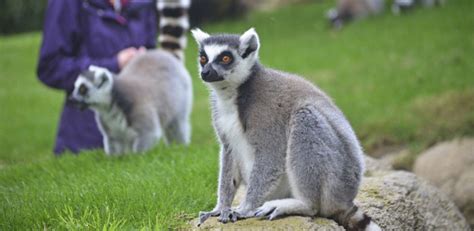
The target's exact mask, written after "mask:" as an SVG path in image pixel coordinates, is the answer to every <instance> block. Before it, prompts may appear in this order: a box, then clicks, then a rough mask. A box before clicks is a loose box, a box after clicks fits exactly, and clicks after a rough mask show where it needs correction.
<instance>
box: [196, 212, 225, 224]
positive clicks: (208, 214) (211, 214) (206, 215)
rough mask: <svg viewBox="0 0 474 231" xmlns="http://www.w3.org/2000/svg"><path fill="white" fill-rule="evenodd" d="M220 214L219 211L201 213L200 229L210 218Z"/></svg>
mask: <svg viewBox="0 0 474 231" xmlns="http://www.w3.org/2000/svg"><path fill="white" fill-rule="evenodd" d="M219 214H220V213H219V212H218V211H210V212H199V223H198V225H197V226H198V227H199V226H201V225H202V224H203V223H204V222H205V221H206V220H207V219H209V217H215V216H218V215H219Z"/></svg>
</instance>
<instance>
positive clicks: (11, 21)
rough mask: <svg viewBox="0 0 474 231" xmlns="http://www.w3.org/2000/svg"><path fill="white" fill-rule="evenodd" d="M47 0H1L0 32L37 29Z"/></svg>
mask: <svg viewBox="0 0 474 231" xmlns="http://www.w3.org/2000/svg"><path fill="white" fill-rule="evenodd" d="M46 5H47V0H1V1H0V9H1V12H0V34H11V33H17V32H25V31H32V30H39V29H41V26H42V24H43V14H44V10H45V8H46Z"/></svg>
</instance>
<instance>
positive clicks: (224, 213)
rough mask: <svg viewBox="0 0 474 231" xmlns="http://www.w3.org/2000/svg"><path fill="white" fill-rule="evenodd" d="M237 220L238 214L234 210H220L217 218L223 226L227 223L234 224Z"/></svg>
mask: <svg viewBox="0 0 474 231" xmlns="http://www.w3.org/2000/svg"><path fill="white" fill-rule="evenodd" d="M237 218H238V214H237V213H236V212H235V211H234V210H232V209H230V208H229V209H223V210H221V214H220V216H219V217H218V218H217V220H218V221H219V222H222V223H224V224H225V223H227V222H229V221H231V222H235V221H237Z"/></svg>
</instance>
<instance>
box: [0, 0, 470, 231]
mask: <svg viewBox="0 0 474 231" xmlns="http://www.w3.org/2000/svg"><path fill="white" fill-rule="evenodd" d="M329 7H330V4H329V3H324V4H310V5H294V6H291V7H288V8H284V9H280V10H278V11H276V12H271V13H256V14H252V15H250V16H249V17H248V18H246V19H245V20H240V21H232V22H222V23H219V24H212V25H206V26H204V28H203V29H204V30H206V31H209V32H234V33H241V32H243V31H245V30H246V29H248V28H249V27H251V26H254V27H255V28H256V29H257V32H258V33H259V35H260V40H261V43H262V47H261V52H260V57H261V59H262V62H263V63H264V64H265V65H267V66H271V67H274V68H277V69H282V70H285V71H289V72H295V73H298V74H300V75H303V76H305V77H307V78H308V79H310V80H311V81H313V82H314V83H316V84H317V85H319V86H320V87H321V88H322V89H323V90H325V91H326V92H328V93H329V95H331V96H332V97H333V99H334V100H335V102H336V104H338V105H339V106H340V107H341V108H342V110H343V111H344V112H345V114H346V115H347V117H348V118H349V120H350V121H351V123H352V125H353V126H354V128H355V130H356V132H357V134H358V135H359V137H360V138H361V140H362V143H363V145H364V147H365V148H366V150H367V151H368V152H369V153H372V152H375V151H376V150H377V149H379V148H383V147H387V146H407V147H410V148H411V150H413V152H416V151H418V150H421V149H423V148H426V147H427V146H429V145H431V144H432V143H434V142H436V141H439V140H445V139H450V138H453V137H457V136H463V135H473V134H474V14H472V12H473V10H474V2H473V1H472V0H452V1H448V4H447V5H446V6H445V7H442V8H436V9H424V10H421V9H420V10H417V11H414V12H412V13H411V14H409V15H405V16H403V17H396V16H392V15H390V14H387V15H384V16H381V17H378V18H373V19H371V20H366V21H361V22H357V23H354V24H351V25H349V26H348V27H346V28H344V29H343V30H342V31H330V30H328V28H327V25H326V22H325V21H324V20H323V16H324V11H325V10H326V9H328V8H329ZM39 42H40V34H39V33H32V34H24V35H18V36H11V37H0V230H14V229H21V230H24V229H104V230H107V229H132V228H133V229H141V228H145V229H165V228H178V227H182V226H183V225H185V224H186V222H187V221H188V220H190V219H192V218H193V217H196V216H197V213H198V211H199V210H208V209H211V208H212V207H213V206H214V203H215V199H216V195H215V191H216V182H217V151H218V146H217V144H216V141H215V136H214V133H213V130H212V127H211V125H210V113H209V109H208V108H209V104H208V92H207V89H206V88H205V87H204V86H203V84H202V83H201V82H200V80H199V78H198V75H197V71H196V66H197V65H196V54H197V49H196V46H195V44H194V41H193V40H192V39H190V41H189V44H190V46H189V49H187V52H186V53H187V66H188V68H189V70H190V72H191V73H192V75H193V81H194V89H195V90H194V91H195V101H194V111H193V115H192V122H193V139H192V145H191V146H190V147H187V148H185V147H178V146H173V147H164V146H162V145H161V146H158V147H156V148H155V149H154V150H153V151H151V152H149V153H147V154H146V155H129V156H124V157H118V158H107V157H105V156H104V154H103V153H102V152H100V151H90V152H84V153H82V154H81V155H79V156H73V155H65V156H63V157H61V158H55V157H53V155H52V153H51V149H52V145H53V142H54V137H55V131H56V123H57V120H58V116H59V111H60V108H61V103H62V101H63V98H64V94H63V93H62V92H59V91H54V90H51V89H48V88H46V87H45V86H43V85H42V84H41V83H40V82H39V81H38V80H37V79H36V77H35V73H34V72H35V65H36V59H37V52H38V46H39Z"/></svg>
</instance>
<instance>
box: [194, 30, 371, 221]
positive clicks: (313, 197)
mask: <svg viewBox="0 0 474 231" xmlns="http://www.w3.org/2000/svg"><path fill="white" fill-rule="evenodd" d="M192 32H193V35H194V37H195V38H196V40H197V42H198V44H199V70H200V74H201V77H202V79H203V80H204V82H205V83H206V85H208V86H209V88H210V91H211V105H212V122H213V125H214V128H215V131H216V133H217V135H218V138H219V142H220V146H221V150H220V170H219V183H218V195H217V198H218V199H217V204H216V206H215V207H214V209H213V210H212V211H209V212H201V213H200V224H201V223H202V222H204V221H205V220H206V219H207V218H209V217H210V216H217V217H218V220H219V221H221V222H223V223H226V222H229V221H236V220H237V219H244V218H249V217H267V218H268V219H270V220H272V219H275V218H277V217H280V216H286V215H303V216H315V215H317V216H323V217H330V218H333V219H335V220H336V221H337V222H339V224H341V225H343V226H344V227H346V228H347V229H350V230H380V228H379V227H378V226H377V225H376V224H375V223H374V222H373V221H371V218H370V217H369V216H367V215H366V214H365V213H364V212H363V211H362V210H361V209H359V208H358V207H357V206H356V205H355V204H354V198H355V196H356V195H357V192H358V190H359V184H360V182H361V179H362V173H363V171H364V167H363V166H364V162H363V152H362V149H361V147H360V145H359V141H358V140H357V137H356V135H355V134H354V131H353V130H352V127H351V125H350V124H349V122H348V121H347V120H346V118H345V117H344V115H343V113H342V112H341V111H340V110H339V109H338V107H337V106H336V105H335V104H334V103H333V102H332V100H331V99H330V98H329V97H328V96H327V95H326V94H325V93H324V92H323V91H321V90H320V89H319V88H317V87H316V86H314V85H313V84H311V83H310V82H308V81H306V80H304V79H303V78H301V77H299V76H297V75H294V74H289V73H284V72H281V71H277V70H273V69H270V68H267V67H264V66H263V65H261V64H260V62H259V58H258V51H259V48H260V41H259V37H258V35H257V33H256V32H255V30H254V29H250V30H248V31H247V32H245V33H244V34H242V35H228V34H224V35H215V36H211V35H209V34H207V33H205V32H203V31H201V30H199V29H198V30H193V31H192ZM241 184H244V185H246V186H247V189H246V190H247V191H246V195H245V199H244V200H243V201H242V203H241V204H240V205H239V206H238V207H237V208H232V207H231V204H232V201H233V199H234V196H235V193H236V190H237V188H238V187H239V185H241Z"/></svg>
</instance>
